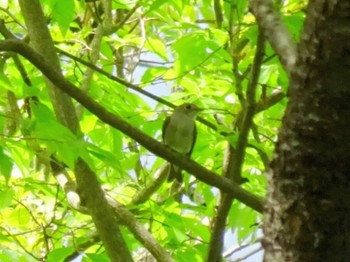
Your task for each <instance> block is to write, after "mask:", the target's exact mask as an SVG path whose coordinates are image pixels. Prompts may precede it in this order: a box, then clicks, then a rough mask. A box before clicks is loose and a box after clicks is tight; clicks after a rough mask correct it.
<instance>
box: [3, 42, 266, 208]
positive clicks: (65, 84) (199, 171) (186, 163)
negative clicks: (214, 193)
mask: <svg viewBox="0 0 350 262" xmlns="http://www.w3.org/2000/svg"><path fill="white" fill-rule="evenodd" d="M0 51H14V52H17V53H19V54H21V55H22V56H24V57H25V58H27V59H28V60H29V61H30V62H31V63H32V64H33V65H35V66H36V67H37V68H38V69H39V70H40V71H41V72H42V73H43V74H44V75H45V76H46V77H47V78H49V79H50V80H51V81H52V82H54V83H55V84H56V86H57V87H58V88H60V89H61V90H62V91H64V92H66V93H67V94H69V95H70V96H71V97H73V98H74V99H75V100H77V101H78V102H79V103H81V104H82V105H83V106H84V107H85V108H86V109H88V110H89V111H90V112H91V113H93V114H95V115H96V116H97V117H98V118H99V119H100V120H101V121H103V122H104V123H106V124H109V125H110V126H112V127H114V128H116V129H118V130H120V131H121V132H123V133H124V134H126V135H128V136H129V137H131V138H132V139H134V140H136V141H137V142H139V143H140V144H141V145H142V146H144V147H145V148H147V149H148V150H149V151H151V152H153V153H154V154H156V155H158V156H160V157H162V158H164V159H166V160H167V161H169V162H172V163H174V164H176V165H178V166H180V167H181V168H182V169H184V170H186V171H188V172H189V173H191V174H193V175H194V176H195V177H196V178H197V179H199V180H201V181H203V182H205V183H207V184H209V185H212V186H215V187H217V188H220V189H222V190H223V191H224V192H227V193H228V194H230V195H231V196H232V197H235V198H237V199H238V200H240V201H241V202H242V203H244V204H246V205H247V206H249V207H251V208H253V209H254V210H256V211H258V212H262V199H260V198H259V197H257V196H255V195H253V194H251V193H249V192H248V191H246V190H244V189H242V188H241V187H239V186H238V185H237V184H235V183H233V182H232V181H230V180H229V179H227V178H224V177H221V176H218V175H217V174H215V173H214V172H211V171H209V170H207V169H206V168H204V167H202V166H201V165H199V164H197V163H196V162H194V161H193V160H189V159H188V158H187V157H186V156H183V155H182V154H180V153H177V152H175V151H173V150H171V149H170V148H168V147H167V146H165V145H163V144H162V143H160V142H158V141H157V140H155V139H153V138H151V137H149V136H147V135H146V134H144V133H143V132H141V131H140V130H138V129H136V128H134V127H133V126H132V125H130V124H129V123H127V122H126V121H124V120H123V119H121V118H120V117H119V116H118V115H115V114H112V113H110V112H108V111H107V110H106V109H105V108H104V107H103V106H101V105H100V104H98V103H97V102H95V101H94V100H93V99H92V98H90V97H89V96H88V95H86V94H85V93H84V92H82V91H81V90H80V89H78V88H77V87H76V86H75V85H73V84H72V83H70V82H69V81H67V80H66V79H65V78H64V77H63V76H62V74H61V72H60V71H57V70H55V69H54V68H52V66H51V65H50V64H49V63H47V62H46V60H45V58H44V57H42V56H41V55H40V54H39V53H37V52H36V51H34V50H33V49H32V48H31V47H29V46H28V45H27V44H25V43H23V42H21V41H18V40H5V41H0Z"/></svg>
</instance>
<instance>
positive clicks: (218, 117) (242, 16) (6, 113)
mask: <svg viewBox="0 0 350 262" xmlns="http://www.w3.org/2000/svg"><path fill="white" fill-rule="evenodd" d="M106 2H108V1H106ZM247 2H248V1H245V0H231V2H230V1H224V2H223V3H221V8H222V15H223V23H222V25H221V26H220V25H218V23H217V17H216V16H215V15H218V13H216V14H215V12H214V7H213V3H212V1H207V0H202V1H189V0H170V1H164V0H152V1H140V2H135V1H112V2H111V4H112V9H113V12H112V14H113V17H112V18H111V20H109V21H108V20H107V19H108V16H107V15H106V14H103V10H104V9H103V8H102V6H101V3H100V2H99V1H96V2H95V1H73V0H64V1H58V0H57V1H55V0H42V1H41V3H42V6H43V9H44V11H45V15H46V16H47V19H48V27H49V29H50V32H51V36H52V38H53V40H54V42H55V44H56V47H57V48H58V54H59V57H60V60H61V66H62V72H63V73H64V75H65V77H66V78H67V79H68V80H69V81H71V82H73V83H74V84H75V85H77V86H80V87H81V88H83V89H85V90H86V91H87V93H88V94H89V96H91V97H93V98H94V100H95V101H97V102H99V103H100V104H102V105H103V106H104V107H106V108H107V109H108V110H109V111H110V112H113V113H116V114H118V115H119V116H121V117H122V118H123V119H125V120H127V121H128V122H129V123H131V124H132V125H133V126H134V127H137V128H139V129H141V130H142V131H143V132H145V133H146V134H148V135H149V136H151V137H154V138H156V139H158V140H161V133H160V130H161V126H162V122H163V120H164V118H165V116H166V114H167V111H168V108H167V107H166V106H165V105H164V104H163V103H162V102H159V101H155V100H152V99H150V98H148V97H146V96H144V95H140V94H139V93H138V92H135V91H132V90H130V89H128V88H127V87H126V86H124V85H123V84H121V83H118V82H117V81H114V80H113V79H111V78H109V77H107V76H106V75H103V74H100V73H98V72H95V73H94V74H93V77H92V79H91V81H90V82H89V83H88V84H87V85H86V84H85V82H84V81H85V80H84V77H86V75H87V67H86V66H85V65H83V64H81V63H80V62H79V59H82V60H85V61H90V58H91V56H92V53H93V52H96V50H93V48H94V47H93V46H92V41H93V38H94V36H95V34H96V32H97V31H98V30H99V29H98V27H99V23H104V22H106V21H107V22H106V23H105V24H104V27H105V28H104V37H103V38H102V40H101V43H100V48H99V50H97V52H99V59H98V60H97V61H96V62H93V63H94V64H95V65H96V66H98V67H100V68H101V69H102V70H104V71H106V72H107V73H110V74H113V75H116V76H118V77H119V78H120V79H124V80H126V81H128V82H130V83H133V84H136V85H138V86H139V87H141V88H142V89H143V90H146V91H148V92H150V93H153V94H154V95H156V96H159V97H162V98H164V99H166V100H168V101H170V102H174V104H181V103H183V102H184V101H190V102H193V103H196V104H197V105H198V106H200V107H203V108H206V109H208V110H207V111H206V112H207V113H203V114H202V115H201V117H202V118H204V119H205V120H207V121H209V122H211V123H213V124H214V125H215V126H216V129H217V130H213V129H212V128H210V127H208V126H207V125H205V124H203V123H198V125H197V127H198V140H197V144H196V146H195V149H194V152H193V155H192V159H194V160H195V161H197V162H198V163H200V164H201V165H203V166H205V167H206V168H208V169H210V170H212V171H214V172H216V173H217V174H221V173H222V172H223V170H222V166H223V161H224V157H225V148H226V147H227V144H230V145H232V146H233V147H235V146H236V144H237V139H238V134H239V131H237V130H239V123H237V122H235V121H236V119H237V116H239V115H240V114H241V111H242V110H244V101H245V96H246V91H247V88H248V84H249V82H250V77H251V74H250V70H251V67H252V64H253V59H254V54H255V49H256V41H257V34H258V33H257V32H258V28H257V25H256V22H255V19H254V17H253V16H252V14H250V13H249V12H248V6H247V5H248V4H247ZM304 5H305V3H304V1H299V0H294V1H288V3H287V4H285V5H283V6H279V7H278V8H279V10H280V13H281V15H282V17H283V20H284V21H285V23H286V24H287V27H288V28H289V30H290V31H291V33H292V34H293V35H294V36H295V37H296V38H298V36H299V34H300V28H301V26H302V22H303V18H304V16H303V13H302V8H303V7H304ZM134 7H136V8H134ZM128 16H129V17H128ZM126 17H128V18H127V19H126V20H125V19H124V18H126ZM0 18H1V19H3V20H4V22H5V26H6V28H7V29H8V30H9V31H10V32H12V34H13V35H15V36H16V37H18V38H25V37H26V34H27V32H26V27H25V25H24V19H23V17H22V15H21V12H20V10H19V8H17V2H16V1H2V2H1V10H0ZM108 22H110V24H108ZM109 26H110V27H111V28H108V27H109ZM113 26H114V27H113ZM2 37H3V39H4V38H5V36H4V35H3V36H2ZM60 50H61V51H60ZM62 50H64V51H65V52H68V53H69V54H71V55H73V56H74V57H67V55H65V54H64V53H63V52H62ZM9 58H11V56H10V54H3V55H2V63H1V73H0V88H1V91H2V92H1V93H2V96H1V97H0V110H1V117H0V127H1V130H2V131H1V139H0V172H1V177H0V184H1V187H0V188H1V190H0V209H1V214H0V216H1V221H3V223H2V225H1V231H0V232H1V233H0V239H1V240H0V241H1V245H0V248H1V252H0V253H1V255H0V258H1V260H2V261H37V260H41V259H43V258H45V259H47V260H48V261H62V260H64V258H65V257H67V256H70V255H71V254H73V253H74V252H80V253H81V254H83V257H84V261H104V260H106V261H107V257H106V254H105V253H104V248H103V246H102V245H101V243H100V242H99V241H98V239H96V238H95V237H94V236H91V232H92V231H94V229H93V228H94V225H93V222H92V220H91V218H90V217H89V216H87V215H84V214H82V213H79V212H77V211H75V210H73V209H72V208H71V207H70V206H69V204H68V203H67V200H66V195H65V192H64V191H63V190H62V189H61V188H60V187H59V186H58V185H57V182H56V180H55V177H53V176H52V175H51V173H50V168H49V165H48V162H49V159H48V156H49V155H52V154H54V155H55V157H56V158H57V161H61V162H63V163H64V164H65V165H66V170H67V172H68V173H69V174H70V175H72V176H73V171H72V170H74V163H75V161H76V159H77V158H78V157H82V158H83V159H84V160H86V161H87V162H88V163H89V165H90V167H91V168H92V169H93V170H94V172H96V174H98V178H99V180H100V182H101V185H102V186H103V188H104V189H105V191H106V192H108V194H109V195H110V196H112V197H113V198H115V199H118V201H120V202H122V203H123V204H125V205H128V204H129V203H130V201H131V200H132V198H133V196H134V195H135V194H136V193H137V192H138V191H140V190H141V189H143V188H145V187H146V186H147V185H149V184H150V183H151V182H152V181H153V179H154V177H153V174H154V173H155V171H156V170H157V169H158V168H160V166H161V165H162V164H164V160H163V159H160V158H156V157H155V156H154V155H152V154H150V153H149V152H148V151H147V150H145V149H144V148H143V147H140V146H139V145H138V144H137V143H135V142H134V141H133V140H132V139H130V138H129V137H127V136H125V135H124V134H122V133H121V132H119V131H118V130H115V129H113V128H111V127H109V126H108V125H106V124H105V123H103V122H101V121H100V120H99V119H98V118H97V117H96V116H95V115H93V114H92V113H90V112H88V111H86V110H82V114H81V115H80V127H81V130H82V133H81V134H79V135H76V134H73V133H72V132H71V131H70V130H69V129H68V128H67V127H65V126H64V125H62V124H61V123H59V122H58V121H57V119H56V117H55V113H54V110H53V106H52V104H51V101H50V98H49V95H48V92H47V89H46V85H45V80H44V78H43V77H42V75H41V73H40V72H38V70H37V69H36V68H34V67H33V66H32V65H31V64H30V63H29V62H28V61H26V60H25V59H22V58H20V61H21V63H22V64H23V65H24V68H25V72H26V74H27V76H28V78H29V79H30V82H31V85H28V83H25V82H24V80H23V74H21V73H20V72H19V70H18V67H17V66H16V63H15V60H14V59H9ZM287 85H288V79H287V76H286V73H285V72H284V71H283V69H282V67H281V66H280V64H279V62H278V59H277V57H276V56H275V54H274V52H273V50H272V49H271V47H269V46H267V48H266V50H265V56H264V63H263V65H262V66H261V73H260V76H259V81H258V89H257V94H256V102H257V103H262V104H263V103H264V102H265V101H267V98H269V97H271V96H273V95H274V94H276V93H286V91H287V90H286V88H287ZM33 98H35V99H33ZM285 103H286V101H285V99H283V100H279V101H278V102H277V103H275V104H274V105H272V106H269V107H266V108H264V110H263V111H261V112H259V113H258V114H256V115H255V117H254V125H253V127H252V132H250V135H249V138H248V143H249V145H248V147H247V148H246V155H245V161H244V165H243V168H242V177H244V178H247V179H248V180H249V182H247V183H245V184H243V188H245V189H247V190H248V191H250V192H252V193H254V194H256V195H258V196H260V197H263V196H264V195H265V184H266V181H265V178H264V175H263V174H264V172H265V171H266V168H267V167H266V165H265V164H266V163H265V164H264V161H263V160H262V158H261V156H262V155H265V156H267V157H268V159H271V158H272V152H273V148H274V142H275V141H276V139H277V130H278V127H279V126H280V120H281V117H282V116H283V112H284V106H285ZM76 108H77V110H79V109H80V110H81V108H80V105H79V104H77V103H76ZM221 131H225V132H226V133H227V132H228V133H229V134H230V135H228V136H227V135H226V136H223V135H222V134H220V132H221ZM170 187H171V185H170V184H169V183H164V184H163V185H162V186H161V187H160V188H159V189H158V191H157V192H156V193H154V194H153V195H152V197H151V198H150V199H149V200H148V201H146V202H145V203H144V204H139V205H137V206H129V208H130V210H132V211H133V212H134V214H135V216H136V217H137V218H138V220H139V221H140V222H142V223H143V224H144V226H145V227H146V228H147V229H148V230H149V231H150V232H151V233H152V234H153V235H154V237H155V238H156V239H157V240H158V241H159V242H160V244H161V245H162V246H163V247H165V248H166V249H167V250H169V251H170V252H171V254H172V256H173V257H174V259H175V260H176V261H188V260H189V259H192V260H195V261H202V260H203V258H205V257H206V254H207V252H208V242H209V241H210V228H211V227H212V225H213V223H214V222H215V221H213V218H214V216H215V213H216V206H217V205H218V200H219V198H220V193H219V191H218V190H217V189H215V188H213V187H211V186H209V185H207V184H205V183H203V182H200V181H196V180H195V179H194V177H193V176H190V175H188V174H185V189H186V190H185V191H186V192H185V194H184V197H183V198H184V201H183V202H182V203H181V202H178V201H176V199H175V198H174V197H173V196H171V195H170V193H169V192H170V191H169V189H170ZM261 219H262V217H261V215H260V214H258V213H257V212H255V211H252V210H251V209H250V208H249V207H246V206H245V205H243V204H241V203H239V202H238V201H237V200H235V201H234V202H233V205H232V207H231V210H230V214H229V217H228V220H227V227H226V232H225V233H226V236H227V239H228V240H227V241H226V242H225V246H226V250H228V249H231V247H232V246H235V245H236V243H237V242H238V243H243V242H248V243H254V242H255V241H256V238H257V237H259V236H260V235H259V234H260V233H259V230H258V229H259V223H260V222H261ZM123 236H124V237H125V239H126V240H127V243H128V246H129V249H130V250H131V251H132V252H134V253H135V254H136V253H137V252H138V251H140V249H141V248H142V245H141V244H140V243H139V242H138V241H137V240H135V238H134V237H133V236H132V235H131V233H129V231H127V230H124V231H123ZM92 239H95V241H91V240H92ZM227 259H229V258H227Z"/></svg>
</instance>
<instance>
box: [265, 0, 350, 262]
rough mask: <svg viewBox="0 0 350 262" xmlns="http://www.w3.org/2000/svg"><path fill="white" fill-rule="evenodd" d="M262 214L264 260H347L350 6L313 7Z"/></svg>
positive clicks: (324, 1)
mask: <svg viewBox="0 0 350 262" xmlns="http://www.w3.org/2000/svg"><path fill="white" fill-rule="evenodd" d="M298 50H299V51H298V52H299V53H298V61H297V66H296V70H295V71H294V73H293V74H292V76H291V84H290V90H289V104H288V106H287V110H286V115H285V118H284V120H283V125H282V128H281V131H280V134H279V141H278V143H277V146H276V155H275V159H274V160H273V162H272V175H271V177H270V178H269V189H268V197H267V203H266V207H265V222H264V232H265V240H264V243H263V244H264V247H265V250H266V252H265V261H348V260H349V257H350V248H349V247H350V219H349V218H350V2H349V0H338V1H337V0H313V1H312V0H311V1H310V2H309V6H308V10H307V18H306V22H305V27H304V32H303V33H302V35H301V43H300V44H299V49H298Z"/></svg>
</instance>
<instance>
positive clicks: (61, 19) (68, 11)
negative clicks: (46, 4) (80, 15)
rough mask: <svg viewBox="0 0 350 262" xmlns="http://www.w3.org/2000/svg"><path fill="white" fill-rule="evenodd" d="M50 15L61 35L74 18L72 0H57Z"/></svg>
mask: <svg viewBox="0 0 350 262" xmlns="http://www.w3.org/2000/svg"><path fill="white" fill-rule="evenodd" d="M52 16H53V18H54V19H55V20H56V21H57V23H58V26H59V28H60V30H61V33H62V34H63V35H65V34H66V32H67V30H68V28H69V25H70V23H71V22H72V21H73V19H74V0H57V1H55V4H54V6H52Z"/></svg>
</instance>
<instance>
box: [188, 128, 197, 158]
mask: <svg viewBox="0 0 350 262" xmlns="http://www.w3.org/2000/svg"><path fill="white" fill-rule="evenodd" d="M192 136H193V140H192V145H191V149H190V152H188V153H187V154H186V155H187V156H191V154H192V151H193V148H194V144H195V143H196V139H197V126H196V122H195V123H194V126H193V131H192Z"/></svg>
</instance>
